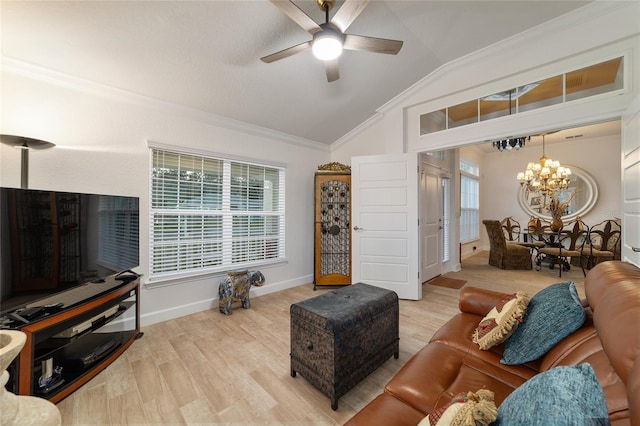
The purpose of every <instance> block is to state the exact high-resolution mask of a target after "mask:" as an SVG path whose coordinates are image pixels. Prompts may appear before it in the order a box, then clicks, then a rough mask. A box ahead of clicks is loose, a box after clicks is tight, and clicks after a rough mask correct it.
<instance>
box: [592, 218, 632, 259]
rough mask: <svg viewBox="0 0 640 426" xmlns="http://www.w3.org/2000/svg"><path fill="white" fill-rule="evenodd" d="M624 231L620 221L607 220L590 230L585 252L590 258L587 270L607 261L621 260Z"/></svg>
mask: <svg viewBox="0 0 640 426" xmlns="http://www.w3.org/2000/svg"><path fill="white" fill-rule="evenodd" d="M621 234H622V229H621V226H620V220H619V219H607V220H604V221H602V222H600V223H598V224H596V225H593V226H592V227H591V229H589V237H588V239H587V240H588V241H587V243H586V244H585V245H584V248H583V251H584V252H585V253H586V255H587V256H588V260H587V268H588V269H591V268H592V267H593V266H595V265H597V264H598V263H600V262H604V261H605V260H620V248H621V247H620V246H621V241H620V240H621V238H620V236H621Z"/></svg>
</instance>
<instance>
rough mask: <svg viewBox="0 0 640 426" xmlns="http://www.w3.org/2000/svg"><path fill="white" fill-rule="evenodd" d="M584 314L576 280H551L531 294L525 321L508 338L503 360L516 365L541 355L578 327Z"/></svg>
mask: <svg viewBox="0 0 640 426" xmlns="http://www.w3.org/2000/svg"><path fill="white" fill-rule="evenodd" d="M585 318H586V314H585V312H584V308H583V307H582V304H581V303H580V297H578V292H577V290H576V286H575V284H574V283H573V282H571V281H569V282H566V283H557V284H552V285H550V286H549V287H546V288H544V289H542V290H540V291H539V292H538V293H536V294H535V295H534V296H533V297H532V298H531V301H530V302H529V306H528V307H527V310H526V312H525V314H524V317H523V323H522V324H520V325H519V326H518V328H517V329H516V331H515V332H514V333H513V334H512V335H511V337H509V338H508V339H507V341H506V342H505V346H504V353H503V355H502V360H501V361H500V362H502V363H503V364H508V365H515V364H524V363H525V362H529V361H533V360H535V359H538V358H540V357H541V356H543V355H544V354H546V353H547V352H548V351H549V350H550V349H551V348H553V347H554V346H555V345H557V344H558V343H559V342H560V341H561V340H562V339H564V338H565V337H567V336H568V335H570V334H571V333H573V332H574V331H576V330H577V329H579V328H580V327H581V326H582V324H584V320H585Z"/></svg>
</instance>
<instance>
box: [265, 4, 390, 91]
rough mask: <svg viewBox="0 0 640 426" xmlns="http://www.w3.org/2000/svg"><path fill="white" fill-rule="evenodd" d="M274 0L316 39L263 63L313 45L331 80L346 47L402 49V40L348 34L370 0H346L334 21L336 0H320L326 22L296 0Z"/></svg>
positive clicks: (378, 50)
mask: <svg viewBox="0 0 640 426" xmlns="http://www.w3.org/2000/svg"><path fill="white" fill-rule="evenodd" d="M270 1H271V3H272V4H273V5H275V6H276V7H277V8H278V9H280V11H281V12H282V13H284V14H285V15H287V16H288V17H289V18H290V19H291V20H292V21H294V22H295V23H296V24H298V25H299V26H300V27H301V28H302V29H304V30H305V31H307V32H308V33H310V34H311V35H312V36H313V40H311V41H307V42H304V43H300V44H298V45H296V46H292V47H289V48H287V49H284V50H281V51H279V52H276V53H272V54H271V55H267V56H264V57H262V58H260V59H261V60H262V61H263V62H266V63H271V62H275V61H278V60H280V59H284V58H288V57H289V56H292V55H295V54H297V53H300V52H304V51H306V50H308V49H309V48H311V51H312V52H313V55H314V56H315V57H316V58H318V59H320V60H322V61H324V68H325V71H326V74H327V81H329V82H331V81H335V80H337V79H338V78H340V72H339V71H338V61H337V59H338V57H339V56H340V55H341V54H342V50H343V49H346V50H360V51H367V52H373V53H384V54H387V55H396V54H398V52H399V51H400V49H401V48H402V41H399V40H390V39H385V38H377V37H368V36H359V35H354V34H345V33H344V32H345V31H346V30H347V28H348V27H349V25H351V23H352V22H353V21H354V20H355V19H356V18H357V17H358V16H359V15H360V13H362V11H363V10H364V8H365V6H366V5H367V4H368V3H369V0H345V1H344V3H343V4H342V6H341V7H340V9H339V10H338V11H337V12H336V13H335V14H334V16H333V18H332V19H331V20H329V11H330V10H331V9H332V8H333V6H334V5H335V0H317V4H318V7H319V8H320V10H322V11H323V12H324V14H325V22H324V23H322V24H317V23H316V22H315V21H314V20H313V19H311V18H310V17H309V15H307V14H306V13H304V12H303V11H302V9H300V8H299V7H298V6H296V4H295V3H293V1H290V0H270Z"/></svg>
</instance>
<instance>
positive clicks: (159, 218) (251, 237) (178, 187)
mask: <svg viewBox="0 0 640 426" xmlns="http://www.w3.org/2000/svg"><path fill="white" fill-rule="evenodd" d="M284 182H285V170H284V169H283V168H279V167H273V166H264V165H259V164H252V163H246V162H241V161H236V160H229V159H223V158H209V157H203V156H198V155H192V154H185V153H178V152H171V151H166V150H161V149H152V170H151V208H150V214H151V218H150V224H151V231H150V245H151V267H150V275H151V277H162V276H172V275H177V274H189V273H201V272H208V271H216V270H232V269H241V268H244V267H248V266H250V265H255V264H260V263H265V262H273V261H279V260H282V259H284V256H285V250H284V248H285V247H284V241H285V239H284V236H285V232H284V231H285V229H284V228H285V226H284V224H285V222H284V219H285V217H284V200H285V187H284Z"/></svg>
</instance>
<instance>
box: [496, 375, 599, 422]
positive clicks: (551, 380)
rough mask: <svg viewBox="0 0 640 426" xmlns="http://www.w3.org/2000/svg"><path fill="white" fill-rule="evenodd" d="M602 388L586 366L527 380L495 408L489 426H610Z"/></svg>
mask: <svg viewBox="0 0 640 426" xmlns="http://www.w3.org/2000/svg"><path fill="white" fill-rule="evenodd" d="M610 424H611V422H610V421H609V412H608V410H607V401H606V399H605V397H604V392H603V391H602V386H601V385H600V382H598V379H597V378H596V375H595V372H594V371H593V368H592V367H591V365H589V364H586V363H585V364H580V365H575V366H569V367H555V368H552V369H550V370H548V371H545V372H544V373H540V374H538V375H537V376H534V377H532V378H531V379H529V380H527V381H526V382H525V383H524V384H523V385H522V386H520V387H519V388H517V389H516V390H514V391H513V392H512V393H511V394H510V395H509V396H508V397H507V398H506V399H505V400H504V401H502V404H501V405H500V407H499V408H498V418H497V419H496V421H495V422H494V423H492V425H493V426H507V425H508V426H538V425H539V426H567V425H580V426H588V425H592V426H595V425H610Z"/></svg>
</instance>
